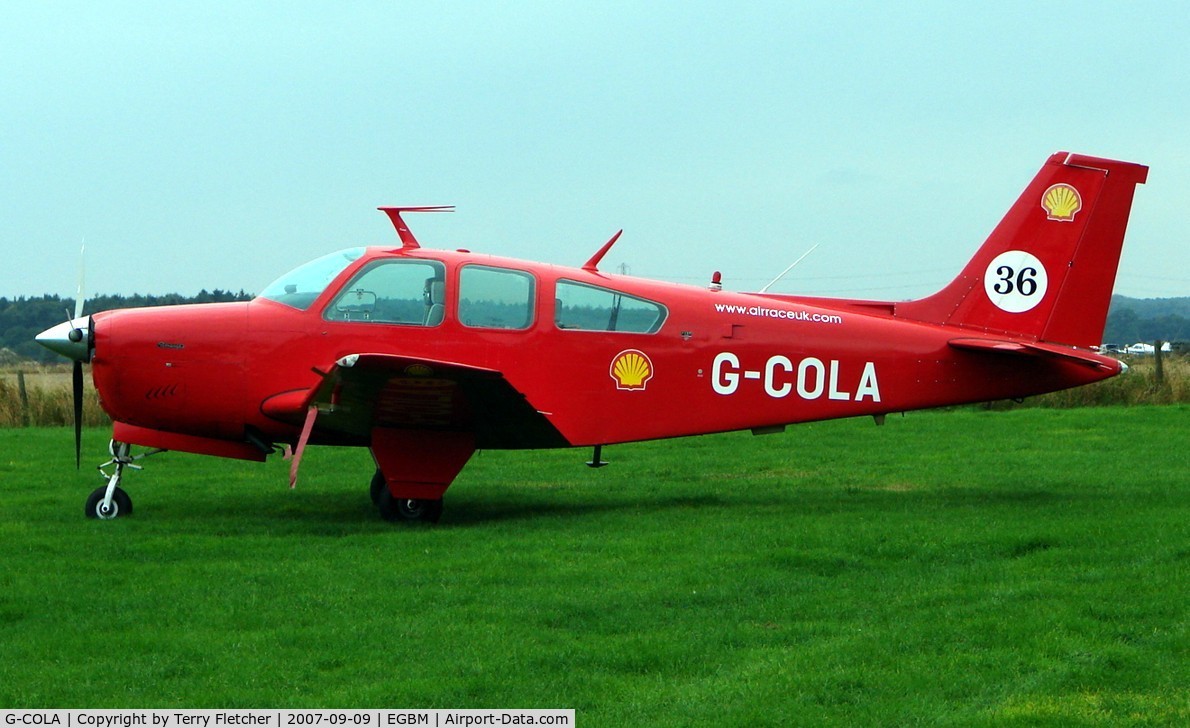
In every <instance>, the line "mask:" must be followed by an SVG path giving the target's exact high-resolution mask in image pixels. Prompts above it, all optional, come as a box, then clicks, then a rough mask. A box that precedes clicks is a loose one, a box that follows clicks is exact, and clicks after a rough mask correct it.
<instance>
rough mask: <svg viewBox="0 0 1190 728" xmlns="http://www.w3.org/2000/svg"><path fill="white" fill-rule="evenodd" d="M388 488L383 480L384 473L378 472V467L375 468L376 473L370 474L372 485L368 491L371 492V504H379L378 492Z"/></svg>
mask: <svg viewBox="0 0 1190 728" xmlns="http://www.w3.org/2000/svg"><path fill="white" fill-rule="evenodd" d="M386 490H388V485H387V484H386V483H385V482H384V473H382V472H380V468H376V474H375V475H373V476H372V485H371V487H370V488H369V491H370V492H371V494H372V505H374V506H379V505H380V494H381V493H383V492H384V491H386Z"/></svg>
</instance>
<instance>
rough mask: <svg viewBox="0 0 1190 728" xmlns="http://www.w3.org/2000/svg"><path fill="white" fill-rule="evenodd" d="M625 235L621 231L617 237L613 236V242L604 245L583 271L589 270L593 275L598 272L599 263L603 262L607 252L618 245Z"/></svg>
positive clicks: (584, 266)
mask: <svg viewBox="0 0 1190 728" xmlns="http://www.w3.org/2000/svg"><path fill="white" fill-rule="evenodd" d="M623 234H624V231H623V230H621V231H619V232H618V233H616V234H615V235H613V236H612V239H611V240H609V241H607V242H606V243H604V244H603V247H602V248H600V249H599V250H598V251H597V252H596V253H595V255H592V256H591V259H590V260H588V261H587V262H586V263H584V264H583V270H589V271H591V272H592V273H595V272H597V271H598V266H599V261H601V260H603V256H605V255H607V251H609V250H611V249H612V246H613V245H615V244H616V241H617V240H619V239H620V236H621V235H623Z"/></svg>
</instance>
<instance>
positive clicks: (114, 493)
mask: <svg viewBox="0 0 1190 728" xmlns="http://www.w3.org/2000/svg"><path fill="white" fill-rule="evenodd" d="M131 449H132V448H131V446H129V444H128V443H126V442H116V441H115V440H112V441H111V442H110V443H109V444H108V446H107V451H108V452H109V453H111V456H112V459H111V460H108V461H107V462H106V463H104V464H103V465H100V466H99V475H100V476H101V477H103V478H105V479H106V480H107V485H105V486H102V487H99V488H96V489H95V490H93V491H92V492H91V495H89V496H88V497H87V506H86V511H85V512H86V514H87V518H100V519H103V520H108V519H111V518H119V517H120V516H127V515H129V514H131V513H132V499H131V498H129V497H128V493H126V492H125V491H124V489H123V488H121V487H120V481H121V480H122V479H123V478H124V468H132V469H133V470H144V467H143V466H140V465H137V464H136V462H135V461H137V460H140V459H142V458H147V457H149V456H150V455H156V454H157V453H160V452H165V451H164V450H161V449H157V450H149V451H148V452H143V453H141V454H140V455H136V456H133V455H131V454H130V452H131ZM113 465H114V466H115V470H114V471H113V472H112V473H111V474H110V475H109V474H108V472H107V471H106V470H104V468H106V467H109V466H113Z"/></svg>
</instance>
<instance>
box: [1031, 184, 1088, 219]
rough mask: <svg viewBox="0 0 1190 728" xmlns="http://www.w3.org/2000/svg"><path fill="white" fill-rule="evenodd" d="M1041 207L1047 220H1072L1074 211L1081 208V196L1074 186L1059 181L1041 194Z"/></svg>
mask: <svg viewBox="0 0 1190 728" xmlns="http://www.w3.org/2000/svg"><path fill="white" fill-rule="evenodd" d="M1041 207H1042V209H1043V210H1045V217H1046V219H1047V220H1057V221H1059V222H1074V215H1075V213H1077V212H1078V211H1079V210H1081V209H1082V208H1083V197H1082V195H1080V194H1079V193H1078V190H1076V189H1074V187H1072V186H1070V185H1068V184H1066V183H1065V182H1059V183H1058V184H1056V185H1050V186H1049V188H1048V189H1047V190H1046V191H1045V193H1044V194H1043V195H1042V196H1041Z"/></svg>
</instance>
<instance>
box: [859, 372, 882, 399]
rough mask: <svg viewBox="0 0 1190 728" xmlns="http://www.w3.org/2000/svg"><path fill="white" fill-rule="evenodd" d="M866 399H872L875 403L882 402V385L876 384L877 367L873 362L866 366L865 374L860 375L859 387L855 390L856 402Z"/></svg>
mask: <svg viewBox="0 0 1190 728" xmlns="http://www.w3.org/2000/svg"><path fill="white" fill-rule="evenodd" d="M864 397H871V398H872V401H873V402H879V401H880V385H878V384H877V383H876V365H875V364H874V363H872V362H866V363H865V364H864V373H863V374H862V375H860V378H859V386H858V387H856V388H855V401H856V402H859V401H860V400H862V399H863V398H864Z"/></svg>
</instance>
